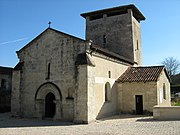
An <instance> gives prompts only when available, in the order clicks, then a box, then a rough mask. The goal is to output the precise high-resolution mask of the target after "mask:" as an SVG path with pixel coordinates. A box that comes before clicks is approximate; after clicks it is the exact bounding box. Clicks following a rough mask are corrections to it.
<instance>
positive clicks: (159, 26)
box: [0, 0, 180, 67]
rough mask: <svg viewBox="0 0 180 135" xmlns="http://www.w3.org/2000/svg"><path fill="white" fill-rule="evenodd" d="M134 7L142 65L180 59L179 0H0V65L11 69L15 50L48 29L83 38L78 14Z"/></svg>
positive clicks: (81, 22)
mask: <svg viewBox="0 0 180 135" xmlns="http://www.w3.org/2000/svg"><path fill="white" fill-rule="evenodd" d="M127 4H135V5H136V6H137V7H138V8H139V10H140V11H141V12H142V13H143V14H144V16H145V17H146V20H145V21H142V22H141V31H142V45H143V65H159V64H161V61H163V60H164V59H165V58H167V57H174V58H176V59H178V60H180V55H179V52H180V8H179V5H180V0H76V1H73V0H65V1H63V0H0V18H1V20H0V31H1V36H0V66H11V67H14V66H15V65H16V64H17V62H18V58H17V55H16V51H18V50H19V49H20V48H22V47H23V46H24V45H26V44H27V43H28V42H30V41H31V40H32V39H33V38H35V37H36V36H37V35H38V34H40V33H41V32H42V31H44V30H45V29H46V28H47V27H48V22H49V21H51V22H52V24H51V27H52V28H54V29H57V30H60V31H63V32H66V33H68V34H71V35H74V36H77V37H80V38H83V39H84V36H85V20H84V18H82V17H81V16H80V14H81V13H84V12H89V11H94V10H98V9H104V8H110V7H115V6H121V5H127Z"/></svg>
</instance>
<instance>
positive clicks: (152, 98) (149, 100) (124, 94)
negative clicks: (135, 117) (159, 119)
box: [117, 82, 157, 113]
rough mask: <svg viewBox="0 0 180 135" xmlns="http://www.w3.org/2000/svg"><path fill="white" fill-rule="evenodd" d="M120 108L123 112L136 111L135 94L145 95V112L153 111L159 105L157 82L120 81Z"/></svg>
mask: <svg viewBox="0 0 180 135" xmlns="http://www.w3.org/2000/svg"><path fill="white" fill-rule="evenodd" d="M117 89H118V110H119V112H122V113H135V110H136V102H135V96H136V95H142V96H143V110H144V112H153V106H155V105H157V84H156V82H146V83H144V82H131V83H129V82H124V83H118V88H117Z"/></svg>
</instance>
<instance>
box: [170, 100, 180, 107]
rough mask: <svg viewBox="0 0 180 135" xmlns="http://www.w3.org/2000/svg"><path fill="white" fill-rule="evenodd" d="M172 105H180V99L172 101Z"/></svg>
mask: <svg viewBox="0 0 180 135" xmlns="http://www.w3.org/2000/svg"><path fill="white" fill-rule="evenodd" d="M171 105H172V106H180V101H177V102H172V103H171Z"/></svg>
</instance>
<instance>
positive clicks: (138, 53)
mask: <svg viewBox="0 0 180 135" xmlns="http://www.w3.org/2000/svg"><path fill="white" fill-rule="evenodd" d="M81 16H82V17H84V18H85V19H86V40H92V41H93V44H95V45H98V46H100V47H102V48H105V49H108V50H109V51H112V52H114V53H117V54H118V55H121V56H123V57H125V58H127V59H129V60H131V61H133V62H135V63H136V64H137V65H141V64H142V45H141V27H140V21H141V20H145V17H144V16H143V14H142V13H141V12H140V11H139V10H138V9H137V8H136V7H135V6H134V5H125V6H119V7H114V8H108V9H103V10H97V11H93V12H88V13H83V14H81Z"/></svg>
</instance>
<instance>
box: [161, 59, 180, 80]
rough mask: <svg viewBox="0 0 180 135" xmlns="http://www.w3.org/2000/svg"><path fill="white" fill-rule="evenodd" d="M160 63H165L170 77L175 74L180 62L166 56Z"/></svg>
mask: <svg viewBox="0 0 180 135" xmlns="http://www.w3.org/2000/svg"><path fill="white" fill-rule="evenodd" d="M162 64H163V65H165V67H166V69H167V71H168V73H169V75H170V77H172V76H173V75H175V74H176V73H177V72H178V70H179V68H180V62H179V61H178V60H177V59H175V58H173V57H168V58H166V59H165V60H164V61H162Z"/></svg>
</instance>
